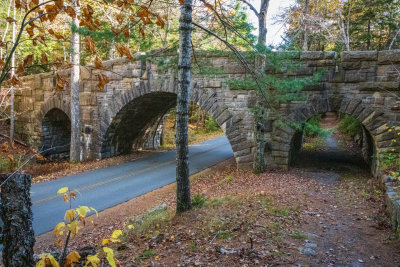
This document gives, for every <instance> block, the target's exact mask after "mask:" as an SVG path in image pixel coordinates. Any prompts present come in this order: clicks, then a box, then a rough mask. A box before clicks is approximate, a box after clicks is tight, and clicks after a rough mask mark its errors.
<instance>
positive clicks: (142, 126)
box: [101, 92, 223, 158]
mask: <svg viewBox="0 0 400 267" xmlns="http://www.w3.org/2000/svg"><path fill="white" fill-rule="evenodd" d="M175 108H176V94H175V93H167V92H152V93H148V94H145V95H143V96H140V97H137V98H135V99H133V100H132V101H130V102H129V103H127V104H126V105H125V106H123V107H122V108H121V109H120V110H119V111H118V112H117V114H116V115H115V116H114V118H113V120H112V122H111V123H110V125H109V126H108V128H107V131H106V133H105V135H104V138H103V142H102V145H101V157H102V158H108V157H113V156H117V155H120V154H128V153H130V152H132V151H134V150H138V149H146V150H147V149H156V148H159V147H160V148H161V149H172V148H175V116H176V110H175ZM196 135H201V136H196ZM220 135H223V131H222V129H221V128H220V126H219V125H218V123H217V122H216V121H215V120H214V119H213V118H212V116H211V114H209V113H208V111H206V110H205V109H202V108H201V107H200V106H199V105H197V104H196V103H195V102H193V101H191V102H190V106H189V143H190V142H200V141H205V140H207V139H210V138H212V137H217V136H220Z"/></svg>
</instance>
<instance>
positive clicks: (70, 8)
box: [65, 6, 76, 18]
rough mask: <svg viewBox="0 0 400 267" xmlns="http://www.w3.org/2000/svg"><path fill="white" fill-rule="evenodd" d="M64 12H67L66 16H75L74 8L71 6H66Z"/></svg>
mask: <svg viewBox="0 0 400 267" xmlns="http://www.w3.org/2000/svg"><path fill="white" fill-rule="evenodd" d="M65 12H66V13H67V14H68V16H70V17H71V18H75V17H76V13H75V10H74V9H73V8H72V7H71V6H67V8H66V10H65Z"/></svg>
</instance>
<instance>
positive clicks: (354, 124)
mask: <svg viewBox="0 0 400 267" xmlns="http://www.w3.org/2000/svg"><path fill="white" fill-rule="evenodd" d="M338 129H339V132H341V133H343V134H346V135H349V136H351V137H355V136H356V135H361V134H362V126H361V123H360V122H359V121H358V120H357V119H355V118H353V117H351V116H349V115H344V116H343V118H342V119H341V121H340V124H339V128H338Z"/></svg>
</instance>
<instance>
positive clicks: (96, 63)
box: [94, 57, 104, 70]
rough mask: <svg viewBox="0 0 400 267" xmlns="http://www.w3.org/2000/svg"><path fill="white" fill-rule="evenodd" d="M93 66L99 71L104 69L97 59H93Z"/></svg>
mask: <svg viewBox="0 0 400 267" xmlns="http://www.w3.org/2000/svg"><path fill="white" fill-rule="evenodd" d="M94 65H95V67H96V68H98V69H101V70H102V69H103V68H104V66H103V62H102V61H101V60H100V59H99V58H98V57H95V59H94Z"/></svg>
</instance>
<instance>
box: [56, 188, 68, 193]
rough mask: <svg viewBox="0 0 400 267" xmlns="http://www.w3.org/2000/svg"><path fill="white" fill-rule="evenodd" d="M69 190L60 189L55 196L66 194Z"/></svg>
mask: <svg viewBox="0 0 400 267" xmlns="http://www.w3.org/2000/svg"><path fill="white" fill-rule="evenodd" d="M68 190H69V188H68V187H62V188H60V189H58V191H57V194H64V193H66V192H68Z"/></svg>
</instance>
